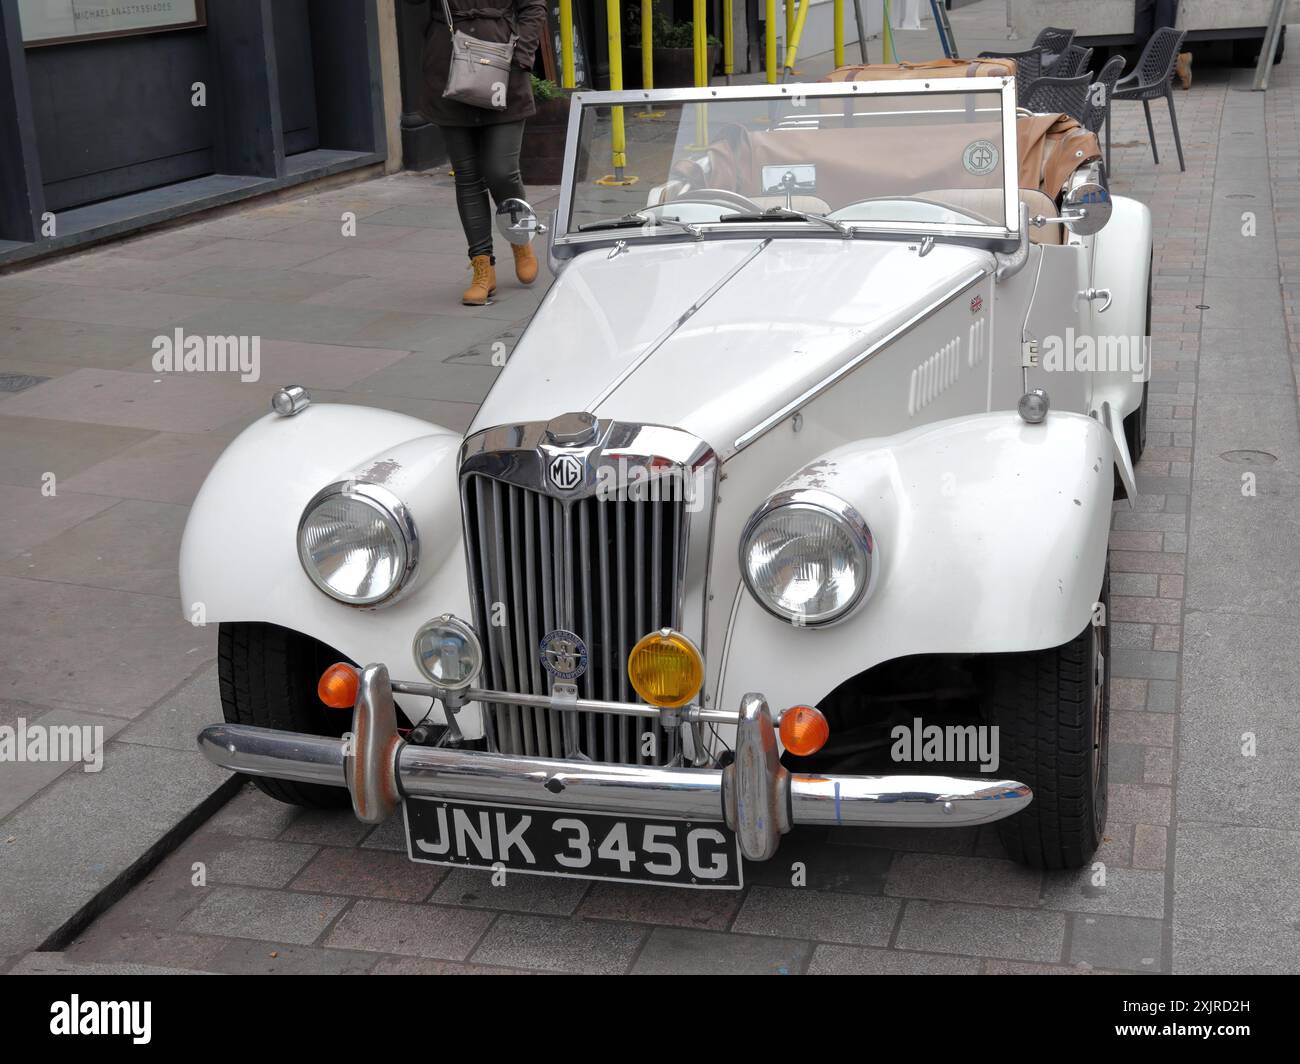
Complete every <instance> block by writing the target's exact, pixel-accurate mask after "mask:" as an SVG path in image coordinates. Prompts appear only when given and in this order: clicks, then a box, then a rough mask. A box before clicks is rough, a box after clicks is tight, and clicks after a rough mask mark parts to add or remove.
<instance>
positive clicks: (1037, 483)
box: [719, 412, 1114, 706]
mask: <svg viewBox="0 0 1300 1064" xmlns="http://www.w3.org/2000/svg"><path fill="white" fill-rule="evenodd" d="M1113 468H1114V454H1113V444H1112V442H1111V439H1110V435H1109V434H1108V433H1107V431H1106V430H1105V428H1104V427H1103V426H1102V425H1101V424H1100V423H1099V422H1098V421H1096V420H1095V419H1094V418H1089V417H1085V416H1083V415H1081V414H1071V413H1055V412H1053V413H1051V414H1049V415H1048V418H1047V420H1046V421H1045V422H1044V423H1042V424H1040V425H1028V424H1026V423H1025V422H1023V421H1022V420H1021V419H1020V418H1019V417H1018V416H1017V415H1016V414H1015V413H1013V412H997V413H989V414H980V415H977V416H974V417H963V418H955V419H952V420H949V421H940V422H936V423H934V424H931V425H927V426H924V427H921V428H918V429H914V430H911V431H908V432H905V433H901V434H899V435H898V436H894V437H889V438H884V439H879V438H877V439H867V440H861V441H858V442H856V443H852V444H848V445H846V446H844V447H840V448H837V449H836V450H833V451H830V452H828V453H827V454H825V455H823V456H822V457H821V458H819V459H818V460H817V461H815V462H812V463H811V464H809V465H808V466H806V467H805V468H804V469H803V470H802V471H800V472H799V473H798V474H796V475H795V476H794V477H792V478H790V480H788V481H787V482H786V483H785V484H783V485H782V488H783V489H784V488H819V489H822V490H825V491H829V492H832V493H834V494H835V495H838V496H840V497H841V498H842V499H844V500H845V501H847V502H849V503H851V504H852V505H853V506H854V507H855V508H856V509H857V510H858V512H859V513H860V514H862V516H863V517H864V518H865V519H866V521H867V523H868V524H869V525H870V526H871V530H872V533H873V536H874V539H875V543H876V548H877V552H876V559H877V565H878V566H879V568H878V570H877V573H876V580H875V585H874V587H873V589H872V591H871V595H870V597H869V598H868V600H867V601H866V602H865V603H864V604H863V605H862V607H861V608H860V609H859V610H858V611H857V612H855V613H854V614H853V615H852V616H850V617H849V618H848V619H846V620H845V621H843V622H841V623H839V624H837V625H833V626H831V627H827V628H822V629H811V628H799V627H793V626H791V625H788V624H786V623H784V622H782V621H780V620H778V619H777V618H775V617H773V616H772V615H771V614H769V613H767V612H766V611H765V610H763V609H762V608H761V607H760V606H759V605H758V604H757V603H756V602H755V601H754V600H753V598H752V597H751V596H750V595H749V593H748V591H745V590H744V589H743V588H742V589H741V591H740V592H739V594H738V597H737V600H736V608H735V611H734V614H733V620H732V623H731V626H730V631H729V633H728V638H727V651H726V660H725V661H724V662H723V681H722V685H721V689H720V692H719V704H720V705H723V706H729V705H732V704H734V703H736V701H737V700H738V699H739V698H740V696H741V695H742V694H743V693H744V692H745V691H762V692H764V694H765V695H766V696H767V698H768V700H769V702H770V703H771V704H772V705H777V706H788V705H793V704H796V703H800V702H813V701H815V700H816V699H818V698H820V697H823V696H824V695H826V694H828V693H829V692H830V691H832V690H834V689H835V688H836V687H837V686H838V685H839V684H841V683H842V682H844V681H845V680H847V679H849V678H851V677H853V676H855V675H857V674H858V673H860V672H862V671H864V670H866V669H869V668H871V667H872V666H873V665H877V664H879V663H881V662H884V661H889V660H891V659H894V658H900V657H905V656H908V655H912V654H941V653H950V654H962V653H965V654H996V653H1007V652H1014V651H1027V650H1039V649H1043V648H1045V647H1051V646H1057V645H1059V644H1061V643H1065V642H1067V641H1068V640H1070V639H1072V638H1073V637H1074V636H1076V635H1078V634H1079V632H1080V631H1082V630H1083V628H1084V626H1085V625H1087V624H1088V622H1089V619H1090V618H1091V616H1092V611H1093V608H1094V605H1095V603H1096V598H1097V595H1098V593H1099V591H1100V588H1101V583H1102V575H1103V572H1104V569H1105V564H1106V544H1107V539H1108V536H1109V528H1110V513H1111V495H1112V488H1113V473H1112V469H1113Z"/></svg>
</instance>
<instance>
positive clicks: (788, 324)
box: [470, 237, 994, 456]
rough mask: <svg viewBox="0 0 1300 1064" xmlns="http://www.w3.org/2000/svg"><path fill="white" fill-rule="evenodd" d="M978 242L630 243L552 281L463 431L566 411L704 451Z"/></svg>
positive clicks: (987, 257)
mask: <svg viewBox="0 0 1300 1064" xmlns="http://www.w3.org/2000/svg"><path fill="white" fill-rule="evenodd" d="M993 265H994V260H993V257H992V255H991V254H989V253H988V252H985V251H980V250H975V249H971V248H965V247H959V246H955V245H945V244H938V245H935V246H934V248H933V249H932V250H931V251H930V252H929V253H928V254H926V255H925V256H924V257H921V256H920V255H919V254H918V253H917V251H916V248H915V245H909V244H907V243H903V242H896V241H888V242H887V241H867V240H860V239H854V240H839V239H816V238H813V239H798V238H790V237H776V238H773V239H770V240H761V239H736V240H722V241H698V242H689V243H666V244H647V245H637V244H634V243H633V242H629V246H628V247H627V249H626V250H624V251H621V252H616V253H615V252H609V251H606V250H603V249H600V250H593V251H588V252H586V253H584V254H581V255H579V256H577V257H576V258H575V259H573V260H572V261H571V262H569V263H568V264H567V265H566V267H565V268H564V269H563V270H562V271H561V273H560V274H559V275H558V276H557V278H556V279H555V282H554V284H553V285H552V286H551V289H550V291H548V292H547V293H546V296H545V297H544V298H543V300H542V303H541V306H540V307H539V308H538V311H537V313H536V315H535V316H534V317H533V319H532V320H531V321H530V322H529V325H528V327H527V329H526V330H525V331H524V334H523V336H522V337H520V339H519V342H518V343H517V344H516V346H515V348H514V350H513V352H512V353H511V355H510V358H509V360H508V361H507V363H506V366H505V368H504V369H503V370H502V372H501V375H500V377H499V378H498V380H497V383H496V384H495V385H494V387H493V388H492V391H491V392H490V393H489V394H488V397H487V399H486V400H485V401H484V402H483V405H482V407H481V408H480V409H479V412H478V415H477V416H476V417H475V419H474V423H473V425H472V426H471V427H470V432H471V433H472V432H475V431H478V430H479V429H484V428H489V427H491V426H493V425H503V424H514V423H519V422H525V421H545V420H548V419H550V418H552V417H555V416H557V415H558V414H562V413H565V412H568V411H573V410H588V411H591V412H592V413H594V414H596V415H597V416H598V417H602V418H613V419H616V420H619V421H629V422H642V423H647V424H657V425H671V426H673V427H675V428H681V429H685V430H687V431H688V432H691V433H694V434H695V435H696V436H698V437H699V438H701V439H703V440H705V441H706V442H708V443H709V444H710V445H711V446H712V447H713V448H714V450H716V451H717V452H718V453H719V454H722V455H724V456H725V455H726V454H728V453H730V452H731V451H732V450H733V445H734V442H735V440H736V439H737V438H738V437H739V436H741V435H743V434H744V433H745V432H746V431H747V430H748V429H750V428H752V427H753V426H754V425H756V424H758V423H759V422H761V421H762V420H763V419H764V418H766V417H767V416H769V415H770V414H772V413H774V412H775V411H777V410H780V409H781V408H782V407H784V406H786V405H787V404H788V403H790V402H792V401H793V400H795V399H797V398H798V397H799V396H800V395H802V394H803V393H804V392H806V391H807V390H808V389H809V388H811V387H814V386H815V385H816V384H817V383H818V382H820V381H822V380H824V379H825V378H826V377H827V375H828V374H830V373H832V372H834V371H835V370H836V369H837V368H839V367H840V366H842V365H843V364H844V363H845V362H847V361H849V360H850V359H852V358H854V357H855V356H856V355H858V354H860V353H861V352H862V351H863V350H864V349H866V348H868V347H871V346H872V345H874V344H876V343H877V342H879V341H880V340H882V339H884V338H886V337H888V336H889V335H890V334H891V333H892V332H894V331H895V330H897V329H898V328H899V327H900V326H901V325H903V324H904V323H905V322H907V321H908V320H909V319H910V318H912V317H913V316H914V315H915V314H916V313H917V310H918V309H919V308H923V307H926V306H929V305H930V304H932V303H933V302H934V301H935V299H936V298H937V297H938V296H939V295H942V293H943V292H945V291H950V290H951V289H952V288H953V286H954V285H955V284H957V283H958V282H959V281H961V280H963V279H968V278H970V277H971V276H972V275H974V274H975V273H976V272H977V270H979V269H981V268H982V269H985V270H990V269H992V268H993Z"/></svg>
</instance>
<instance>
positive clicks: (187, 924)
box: [180, 887, 347, 946]
mask: <svg viewBox="0 0 1300 1064" xmlns="http://www.w3.org/2000/svg"><path fill="white" fill-rule="evenodd" d="M346 905H347V901H346V900H345V899H343V898H332V897H328V896H326V895H324V894H298V893H295V892H292V891H287V890H253V889H251V888H247V887H214V888H213V889H212V890H210V891H208V892H207V894H206V895H205V896H204V898H203V900H202V901H201V902H199V904H198V905H197V906H196V907H195V908H194V910H193V911H192V912H190V913H189V915H188V916H186V917H185V919H183V920H182V921H181V923H180V929H181V930H182V931H189V932H193V933H198V934H208V935H226V936H229V937H232V938H253V939H263V940H268V941H269V940H273V939H274V940H278V941H282V942H291V943H293V944H294V945H298V946H306V945H310V944H311V943H313V942H315V941H316V940H317V939H318V938H320V937H321V936H322V935H323V934H324V933H325V931H326V930H327V929H328V928H329V926H330V924H331V923H332V922H333V920H334V918H335V917H336V916H338V914H339V913H340V912H342V911H343V909H344V908H345V906H346Z"/></svg>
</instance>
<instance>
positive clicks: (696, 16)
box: [691, 0, 709, 86]
mask: <svg viewBox="0 0 1300 1064" xmlns="http://www.w3.org/2000/svg"><path fill="white" fill-rule="evenodd" d="M692 4H693V14H692V19H693V21H692V23H691V29H692V31H693V34H694V42H693V43H694V45H695V84H696V86H700V85H707V84H708V83H709V69H708V67H709V22H708V14H707V12H708V3H707V0H692Z"/></svg>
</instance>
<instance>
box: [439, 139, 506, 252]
mask: <svg viewBox="0 0 1300 1064" xmlns="http://www.w3.org/2000/svg"><path fill="white" fill-rule="evenodd" d="M441 130H442V139H443V143H444V144H446V145H447V154H448V155H449V156H450V157H451V165H452V169H453V170H455V172H456V209H457V210H458V211H459V212H460V224H461V225H462V226H463V227H464V229H465V239H466V240H468V241H469V254H470V258H473V257H474V256H475V255H491V254H492V207H491V205H490V204H489V203H488V192H489V191H491V193H492V199H494V200H495V201H496V203H497V204H498V206H499V205H500V204H501V202H502V201H503V200H508V199H510V198H511V197H516V198H518V199H523V198H524V183H523V181H522V180H521V179H520V177H519V146H520V144H521V143H522V142H523V137H524V123H523V120H522V119H520V120H519V121H518V122H497V123H494V124H492V125H483V126H442V127H441Z"/></svg>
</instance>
